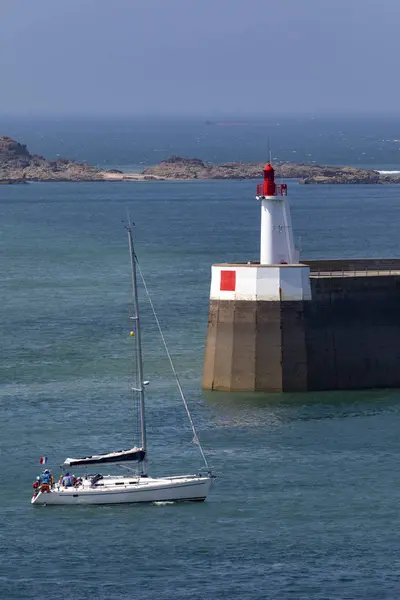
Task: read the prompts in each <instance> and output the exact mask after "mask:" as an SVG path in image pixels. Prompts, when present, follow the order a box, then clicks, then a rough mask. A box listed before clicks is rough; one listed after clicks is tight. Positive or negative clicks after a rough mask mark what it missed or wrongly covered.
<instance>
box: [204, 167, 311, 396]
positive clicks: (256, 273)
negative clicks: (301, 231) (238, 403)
mask: <svg viewBox="0 0 400 600" xmlns="http://www.w3.org/2000/svg"><path fill="white" fill-rule="evenodd" d="M287 191H288V190H287V185H286V184H277V183H276V182H275V172H274V169H273V167H272V165H271V164H270V163H268V164H267V165H266V166H265V168H264V171H263V182H262V183H260V184H259V185H257V189H256V200H257V201H258V202H259V203H260V206H261V221H260V259H259V261H252V260H249V257H244V261H243V262H242V263H226V264H215V265H213V266H212V268H211V288H210V308H209V317H208V328H207V340H206V348H205V359H204V371H203V382H202V385H203V388H204V389H206V390H220V391H294V390H305V389H307V357H306V343H305V317H304V303H306V302H308V301H310V300H311V290H310V268H309V266H308V265H305V264H300V263H299V253H298V251H297V250H296V249H295V245H294V238H293V230H292V220H291V215H290V207H289V202H288V197H287Z"/></svg>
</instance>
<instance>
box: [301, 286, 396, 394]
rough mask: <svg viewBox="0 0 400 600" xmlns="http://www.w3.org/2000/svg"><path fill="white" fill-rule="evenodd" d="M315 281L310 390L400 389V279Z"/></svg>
mask: <svg viewBox="0 0 400 600" xmlns="http://www.w3.org/2000/svg"><path fill="white" fill-rule="evenodd" d="M310 279H311V291H312V301H311V302H309V303H307V306H306V309H305V320H306V347H307V367H308V368H307V371H308V389H310V390H335V389H363V388H382V387H400V275H391V274H381V275H371V276H368V275H362V276H346V275H344V276H331V277H313V276H311V278H310Z"/></svg>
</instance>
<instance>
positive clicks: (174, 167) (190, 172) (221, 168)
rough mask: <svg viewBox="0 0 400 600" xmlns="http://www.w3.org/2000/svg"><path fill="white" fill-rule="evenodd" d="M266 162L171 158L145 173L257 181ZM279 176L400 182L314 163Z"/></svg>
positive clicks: (279, 167) (290, 167) (282, 168)
mask: <svg viewBox="0 0 400 600" xmlns="http://www.w3.org/2000/svg"><path fill="white" fill-rule="evenodd" d="M264 166H265V163H241V162H232V163H222V164H218V165H216V164H213V163H209V162H204V161H202V160H200V159H198V158H184V157H182V156H171V157H170V158H168V159H167V160H164V161H162V162H160V163H159V164H158V165H155V166H153V167H149V168H147V169H145V170H144V171H143V174H146V175H152V176H154V177H157V178H159V179H255V178H259V177H261V175H262V171H263V168H264ZM274 168H275V172H276V175H277V176H278V177H282V178H288V179H300V183H303V184H312V183H314V184H326V183H330V184H332V183H333V184H344V183H400V178H399V177H390V176H381V175H379V173H378V172H377V171H372V170H367V169H357V168H354V167H337V166H322V165H314V164H306V163H300V164H294V163H275V164H274Z"/></svg>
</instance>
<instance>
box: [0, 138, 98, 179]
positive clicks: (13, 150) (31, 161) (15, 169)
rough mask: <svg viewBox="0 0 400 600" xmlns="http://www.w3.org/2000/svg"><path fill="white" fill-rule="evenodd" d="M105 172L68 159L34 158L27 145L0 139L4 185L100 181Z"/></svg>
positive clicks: (0, 158)
mask: <svg viewBox="0 0 400 600" xmlns="http://www.w3.org/2000/svg"><path fill="white" fill-rule="evenodd" d="M103 179H104V171H102V170H101V169H98V168H96V167H92V166H91V165H87V164H85V163H79V162H75V161H72V160H67V159H65V158H60V159H57V160H47V159H46V158H44V157H43V156H38V155H36V154H31V153H30V152H29V151H28V149H27V147H26V146H25V145H24V144H20V143H19V142H16V141H15V140H13V139H11V138H10V137H7V136H0V182H6V181H8V182H9V183H10V182H13V183H14V182H17V181H19V182H22V181H25V182H26V181H98V180H103Z"/></svg>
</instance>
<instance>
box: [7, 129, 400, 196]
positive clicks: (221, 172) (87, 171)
mask: <svg viewBox="0 0 400 600" xmlns="http://www.w3.org/2000/svg"><path fill="white" fill-rule="evenodd" d="M264 164H265V163H242V162H231V163H230V162H227V163H222V164H213V163H210V162H205V161H203V160H200V159H199V158H184V157H182V156H171V157H170V158H168V159H166V160H163V161H162V162H160V163H159V164H157V165H154V166H153V167H149V168H147V169H144V170H143V171H142V172H141V173H122V172H121V171H119V170H118V169H111V170H109V171H106V170H104V169H99V168H97V167H93V166H92V165H88V164H86V163H79V162H76V161H73V160H68V159H65V158H59V159H57V160H48V159H46V158H44V157H43V156H39V155H37V154H31V153H30V152H29V150H28V149H27V147H26V146H25V145H23V144H20V143H19V142H16V141H15V140H13V139H11V138H10V137H6V136H3V137H1V136H0V183H27V182H28V181H151V180H163V179H170V180H192V179H259V178H261V177H262V171H263V168H264ZM275 170H276V174H277V176H278V177H281V178H292V179H294V178H295V179H299V180H300V183H303V184H326V183H330V184H344V183H400V177H391V176H388V175H380V174H379V173H378V172H377V171H372V170H366V169H357V168H354V167H336V166H330V167H329V166H322V165H314V164H306V163H302V164H294V163H276V164H275Z"/></svg>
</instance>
